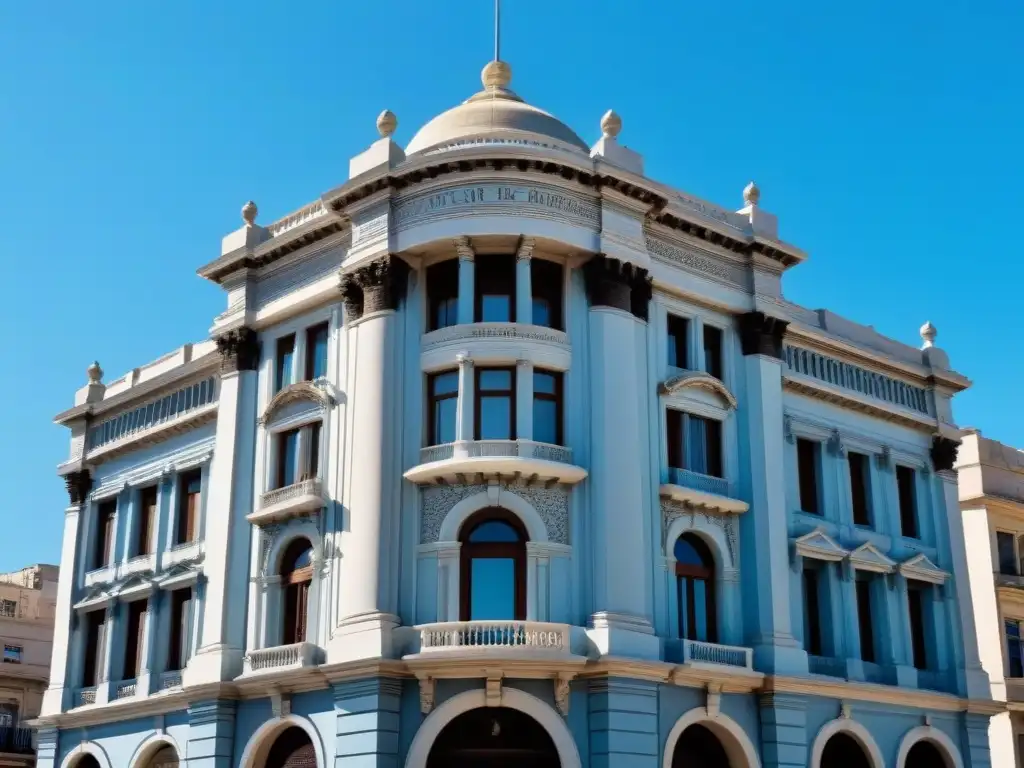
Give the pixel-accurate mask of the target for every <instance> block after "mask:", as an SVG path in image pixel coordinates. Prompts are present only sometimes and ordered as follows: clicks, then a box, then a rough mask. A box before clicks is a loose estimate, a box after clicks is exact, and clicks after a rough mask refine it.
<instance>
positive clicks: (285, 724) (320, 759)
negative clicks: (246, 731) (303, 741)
mask: <svg viewBox="0 0 1024 768" xmlns="http://www.w3.org/2000/svg"><path fill="white" fill-rule="evenodd" d="M293 725H294V726H298V727H299V728H301V729H302V730H304V731H305V732H306V735H307V736H309V740H310V741H311V742H313V751H314V752H316V765H317V768H327V759H326V756H325V752H324V745H323V741H322V740H321V738H320V732H319V731H317V729H316V726H315V725H314V724H313V723H312V722H311V721H310V720H307V719H306V718H304V717H300V716H299V715H285V716H284V717H277V718H274V719H272V720H268V721H267V722H265V723H264V724H263V725H261V726H260V727H259V728H257V729H256V732H255V733H253V735H252V736H250V737H249V741H248V742H247V743H246V745H245V749H244V750H243V751H242V759H241V760H240V761H239V763H238V768H262V766H263V764H264V762H265V761H266V759H267V754H268V753H269V752H270V748H271V747H272V746H273V744H274V740H275V739H276V738H277V737H278V736H279V735H280V734H281V733H283V732H284V731H285V730H286V729H287V728H290V727H291V726H293Z"/></svg>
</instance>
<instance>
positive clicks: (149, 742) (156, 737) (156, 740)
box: [128, 731, 185, 768]
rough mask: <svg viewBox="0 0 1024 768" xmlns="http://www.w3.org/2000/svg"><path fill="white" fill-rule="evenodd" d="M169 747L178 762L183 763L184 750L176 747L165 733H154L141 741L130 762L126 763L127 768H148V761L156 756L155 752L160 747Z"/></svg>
mask: <svg viewBox="0 0 1024 768" xmlns="http://www.w3.org/2000/svg"><path fill="white" fill-rule="evenodd" d="M165 746H166V747H171V748H172V749H173V750H174V752H175V754H176V755H177V756H178V762H179V763H184V762H185V760H184V758H183V757H182V755H184V754H185V752H184V750H182V748H181V747H180V746H178V742H176V741H175V740H174V738H173V737H172V736H171V735H170V734H168V733H166V732H163V733H161V732H159V731H158V732H156V733H154V734H152V735H150V736H148V737H147V738H146V739H144V740H143V742H142V743H141V744H139V746H138V747H136V749H135V752H134V753H133V754H132V758H131V760H129V761H128V765H129V768H148V765H149V763H148V761H149V759H150V758H151V757H152V756H153V755H154V754H156V752H157V750H159V749H160V748H161V747H165Z"/></svg>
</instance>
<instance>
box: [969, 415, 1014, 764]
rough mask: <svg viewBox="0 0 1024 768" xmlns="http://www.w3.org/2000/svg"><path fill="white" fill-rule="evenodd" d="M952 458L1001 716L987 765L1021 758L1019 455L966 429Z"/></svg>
mask: <svg viewBox="0 0 1024 768" xmlns="http://www.w3.org/2000/svg"><path fill="white" fill-rule="evenodd" d="M966 432H967V433H966V434H965V436H964V439H963V443H962V445H961V446H960V452H959V454H958V457H957V464H956V466H957V472H958V474H959V484H960V509H961V513H962V521H963V536H964V544H965V547H966V551H967V564H968V577H969V580H970V586H971V594H972V599H973V602H974V611H975V621H976V622H977V626H978V646H979V651H980V655H981V665H982V668H983V669H984V670H985V672H987V673H988V676H989V678H990V679H991V681H992V698H993V699H996V700H999V701H1005V702H1007V709H1008V711H1007V712H1004V713H1001V714H999V715H997V716H995V717H993V718H992V720H991V724H990V727H989V734H990V737H991V747H992V765H994V766H1003V765H1005V766H1013V765H1017V766H1020V765H1021V762H1022V759H1024V742H1022V741H1021V737H1022V734H1024V635H1022V626H1024V453H1021V451H1019V450H1017V449H1016V448H1011V447H1010V446H1008V445H1003V444H1002V443H1000V442H997V441H996V440H990V439H988V438H986V437H983V436H982V435H981V433H980V432H978V431H977V430H967V431H966Z"/></svg>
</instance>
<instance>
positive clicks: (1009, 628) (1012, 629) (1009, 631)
mask: <svg viewBox="0 0 1024 768" xmlns="http://www.w3.org/2000/svg"><path fill="white" fill-rule="evenodd" d="M1006 636H1007V637H1009V638H1013V639H1015V640H1020V624H1018V623H1017V622H1016V621H1008V622H1006Z"/></svg>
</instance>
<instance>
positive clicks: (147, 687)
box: [135, 589, 164, 696]
mask: <svg viewBox="0 0 1024 768" xmlns="http://www.w3.org/2000/svg"><path fill="white" fill-rule="evenodd" d="M163 594H164V593H163V590H161V589H154V590H153V591H152V592H151V593H150V595H149V599H148V601H147V603H146V618H145V632H144V634H143V638H144V642H145V648H144V649H143V653H142V670H141V671H140V673H139V679H138V682H137V683H136V686H135V690H136V692H137V695H139V696H148V695H149V694H150V693H151V692H152V690H153V678H154V677H157V676H158V675H157V670H158V667H157V664H158V659H157V657H156V646H157V637H158V635H159V634H160V611H161V606H160V603H161V602H163V600H162V598H163Z"/></svg>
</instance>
